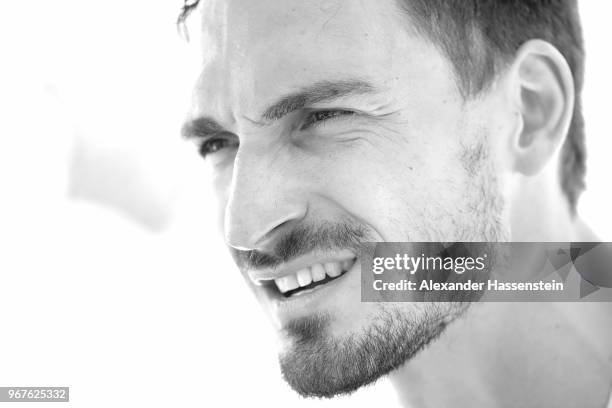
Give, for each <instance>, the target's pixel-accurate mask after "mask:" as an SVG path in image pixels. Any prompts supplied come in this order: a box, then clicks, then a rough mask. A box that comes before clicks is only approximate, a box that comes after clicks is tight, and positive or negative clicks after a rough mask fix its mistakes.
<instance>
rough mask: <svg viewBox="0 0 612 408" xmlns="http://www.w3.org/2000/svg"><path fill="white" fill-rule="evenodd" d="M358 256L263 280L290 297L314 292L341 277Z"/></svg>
mask: <svg viewBox="0 0 612 408" xmlns="http://www.w3.org/2000/svg"><path fill="white" fill-rule="evenodd" d="M356 259H357V258H352V259H347V260H344V261H338V262H326V263H315V264H312V265H310V266H308V267H306V268H303V269H300V270H299V271H297V272H295V273H293V274H289V275H285V276H282V277H280V278H276V279H274V280H268V281H265V282H262V284H263V285H264V286H267V287H268V288H270V289H273V290H275V291H277V292H278V293H280V294H281V295H282V296H283V297H285V298H289V297H294V296H300V295H302V294H305V293H308V292H312V291H313V290H316V289H318V288H320V287H322V286H325V285H326V284H328V283H330V282H332V281H334V280H336V279H338V278H340V277H341V276H342V275H344V274H345V273H346V272H347V271H348V270H350V269H351V267H352V266H353V265H354V264H355V261H356Z"/></svg>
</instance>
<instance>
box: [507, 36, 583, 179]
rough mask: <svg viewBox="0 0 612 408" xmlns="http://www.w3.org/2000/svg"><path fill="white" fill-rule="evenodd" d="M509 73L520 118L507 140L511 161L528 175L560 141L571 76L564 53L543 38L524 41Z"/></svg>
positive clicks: (568, 113)
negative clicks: (508, 140)
mask: <svg viewBox="0 0 612 408" xmlns="http://www.w3.org/2000/svg"><path fill="white" fill-rule="evenodd" d="M508 74H509V76H510V78H509V79H510V82H509V85H510V87H509V88H507V89H508V90H509V91H510V93H511V95H510V97H511V99H512V101H511V102H512V104H513V106H514V107H515V109H516V113H517V116H516V117H517V119H518V121H519V123H518V126H516V127H515V129H517V131H516V133H515V134H514V135H513V137H512V138H511V140H510V151H511V156H512V164H513V167H514V170H515V171H517V172H519V173H522V174H524V175H527V176H530V175H534V174H537V173H538V172H539V171H540V170H541V169H542V168H543V167H544V166H545V165H546V164H547V163H548V162H549V160H550V159H551V158H552V157H553V156H554V155H555V153H556V152H557V151H558V149H560V148H561V146H562V145H563V142H564V140H565V137H566V136H567V133H568V130H569V126H570V123H571V120H572V115H573V111H574V79H573V76H572V73H571V70H570V68H569V66H568V64H567V61H566V60H565V58H564V57H563V55H561V53H560V52H559V51H558V50H557V49H556V48H555V47H554V46H553V45H551V44H550V43H548V42H545V41H542V40H530V41H528V42H526V43H525V44H523V45H522V46H521V47H520V48H519V50H518V52H517V54H516V57H515V59H514V61H513V63H512V66H511V68H510V70H509V71H508Z"/></svg>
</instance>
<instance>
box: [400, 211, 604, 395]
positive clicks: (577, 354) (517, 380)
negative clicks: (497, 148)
mask: <svg viewBox="0 0 612 408" xmlns="http://www.w3.org/2000/svg"><path fill="white" fill-rule="evenodd" d="M561 228H562V229H563V230H564V231H566V234H564V235H563V237H564V238H565V237H566V238H565V239H566V240H568V241H571V240H575V241H589V240H593V236H592V235H591V234H590V231H589V230H588V229H587V228H586V227H585V226H584V224H583V223H582V222H580V221H579V220H575V221H574V222H572V228H571V229H570V228H566V227H565V226H561ZM568 231H569V232H568ZM517 240H520V239H517ZM523 240H525V241H538V240H539V238H536V239H523ZM543 241H544V240H543ZM610 316H612V304H610V303H603V302H589V303H586V302H585V303H570V302H566V303H552V302H549V303H545V302H540V303H496V302H488V303H487V302H482V303H475V304H472V305H471V306H470V308H469V309H468V310H467V312H466V313H465V315H464V316H462V317H460V318H459V319H457V320H456V321H455V322H453V323H452V324H450V325H449V327H447V329H446V331H445V332H444V334H443V335H442V336H441V337H440V338H439V339H438V340H437V341H435V342H433V344H430V345H429V346H428V347H427V349H426V350H424V351H423V352H422V353H420V354H418V355H417V356H416V357H415V358H414V359H412V360H410V361H409V362H407V363H406V364H404V366H402V367H400V368H399V369H398V370H396V371H394V372H393V373H392V374H391V381H392V383H393V385H394V386H395V388H396V389H397V391H398V393H399V396H400V400H401V401H402V402H403V403H404V405H405V406H410V407H440V406H455V407H464V406H465V407H475V406H478V407H480V406H523V407H542V406H555V407H576V406H581V407H602V406H605V404H606V402H607V400H608V397H609V392H610V386H611V384H612V348H611V347H610V344H612V324H611V323H612V318H611V317H610Z"/></svg>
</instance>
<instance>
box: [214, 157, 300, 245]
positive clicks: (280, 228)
mask: <svg viewBox="0 0 612 408" xmlns="http://www.w3.org/2000/svg"><path fill="white" fill-rule="evenodd" d="M299 178H300V176H299V172H298V171H297V168H296V166H295V163H291V160H290V158H289V157H283V156H282V155H281V154H279V153H278V151H277V152H276V154H274V156H273V157H272V155H271V154H269V153H268V152H265V151H261V150H259V151H255V150H249V149H248V148H243V147H242V146H241V148H240V149H239V151H238V153H237V156H236V160H235V162H234V169H233V174H232V181H231V186H230V192H229V197H228V201H227V205H226V207H225V217H224V230H225V240H226V243H227V244H228V245H229V246H231V247H233V248H235V249H239V250H253V249H256V250H260V251H265V250H269V249H271V247H272V245H273V243H274V242H275V241H276V240H277V239H278V237H279V236H280V235H282V234H283V233H284V232H285V231H287V230H290V229H291V228H293V226H295V225H296V224H298V223H299V222H300V221H301V220H302V219H303V218H304V217H305V215H306V213H307V208H308V206H307V202H306V199H305V197H304V194H303V192H301V191H299V190H300V183H299V181H300V180H299Z"/></svg>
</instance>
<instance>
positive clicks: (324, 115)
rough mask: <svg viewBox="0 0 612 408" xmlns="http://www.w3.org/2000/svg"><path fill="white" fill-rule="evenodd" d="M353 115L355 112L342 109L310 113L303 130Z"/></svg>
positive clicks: (302, 127)
mask: <svg viewBox="0 0 612 408" xmlns="http://www.w3.org/2000/svg"><path fill="white" fill-rule="evenodd" d="M353 115H355V112H352V111H348V110H342V109H337V110H319V111H314V112H311V113H309V114H308V116H306V119H305V120H304V123H303V124H302V126H301V129H302V130H304V129H308V128H309V127H311V126H316V125H317V124H319V123H322V122H325V121H327V120H331V119H338V118H340V117H344V116H353Z"/></svg>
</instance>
